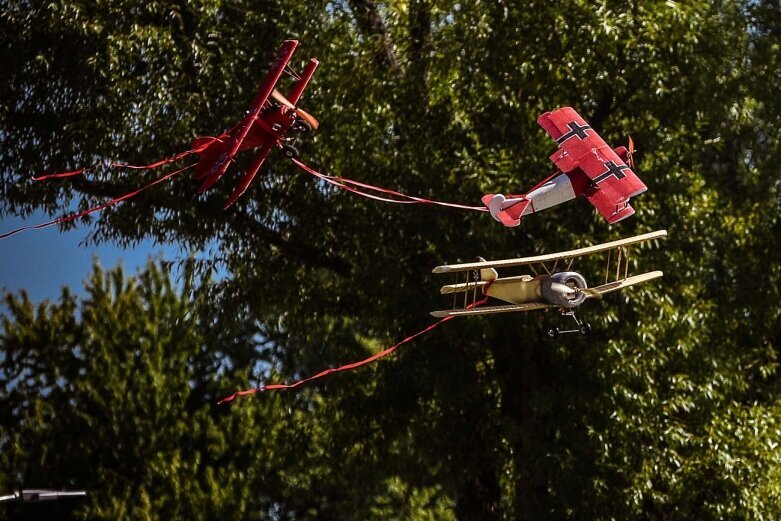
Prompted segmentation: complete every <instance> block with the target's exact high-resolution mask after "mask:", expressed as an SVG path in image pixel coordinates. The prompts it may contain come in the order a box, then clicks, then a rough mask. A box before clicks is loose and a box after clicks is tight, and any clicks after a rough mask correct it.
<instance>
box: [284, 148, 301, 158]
mask: <svg viewBox="0 0 781 521" xmlns="http://www.w3.org/2000/svg"><path fill="white" fill-rule="evenodd" d="M282 153H283V154H285V157H289V158H291V159H295V158H297V157H298V150H297V149H296V147H294V146H292V145H285V146H283V147H282Z"/></svg>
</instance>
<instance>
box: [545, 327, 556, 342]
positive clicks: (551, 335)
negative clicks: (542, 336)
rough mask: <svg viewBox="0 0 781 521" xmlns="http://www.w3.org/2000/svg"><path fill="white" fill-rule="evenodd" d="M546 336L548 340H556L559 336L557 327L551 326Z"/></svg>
mask: <svg viewBox="0 0 781 521" xmlns="http://www.w3.org/2000/svg"><path fill="white" fill-rule="evenodd" d="M546 338H547V339H548V340H556V339H557V338H559V328H557V327H552V328H550V329H549V330H548V334H547V335H546Z"/></svg>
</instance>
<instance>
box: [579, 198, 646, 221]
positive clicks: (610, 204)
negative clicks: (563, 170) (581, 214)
mask: <svg viewBox="0 0 781 521" xmlns="http://www.w3.org/2000/svg"><path fill="white" fill-rule="evenodd" d="M616 195H617V194H615V193H612V194H611V193H610V190H597V191H596V192H594V193H593V194H591V195H587V196H586V198H587V199H588V200H589V202H590V203H591V204H593V205H594V208H596V209H597V211H598V212H599V213H600V214H601V215H602V217H604V218H605V220H606V221H607V222H608V224H613V223H617V222H618V221H622V220H624V219H626V218H627V217H629V216H630V215H634V213H635V210H634V208H632V206H631V205H630V204H629V198H626V199H624V201H623V202H620V203H616V202H615V201H616V200H620V197H619V198H617V197H616Z"/></svg>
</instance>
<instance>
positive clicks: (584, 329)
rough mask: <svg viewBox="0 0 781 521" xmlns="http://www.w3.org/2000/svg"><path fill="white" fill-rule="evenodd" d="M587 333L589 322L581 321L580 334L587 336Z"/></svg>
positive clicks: (589, 329)
mask: <svg viewBox="0 0 781 521" xmlns="http://www.w3.org/2000/svg"><path fill="white" fill-rule="evenodd" d="M589 333H591V324H589V323H588V322H583V323H582V324H581V325H580V334H581V335H583V336H588V334H589Z"/></svg>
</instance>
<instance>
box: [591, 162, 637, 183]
mask: <svg viewBox="0 0 781 521" xmlns="http://www.w3.org/2000/svg"><path fill="white" fill-rule="evenodd" d="M605 166H606V167H607V171H605V172H603V173H601V174H599V175H598V176H596V177H595V178H594V183H596V184H599V183H601V182H602V181H604V180H605V179H607V178H608V177H610V176H611V175H612V176H614V177H615V178H616V179H619V180H620V179H623V178H625V177H626V174H625V173H624V170H631V168H629V167H628V166H626V165H617V164H615V163H614V162H613V161H608V162H607V163H605Z"/></svg>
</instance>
